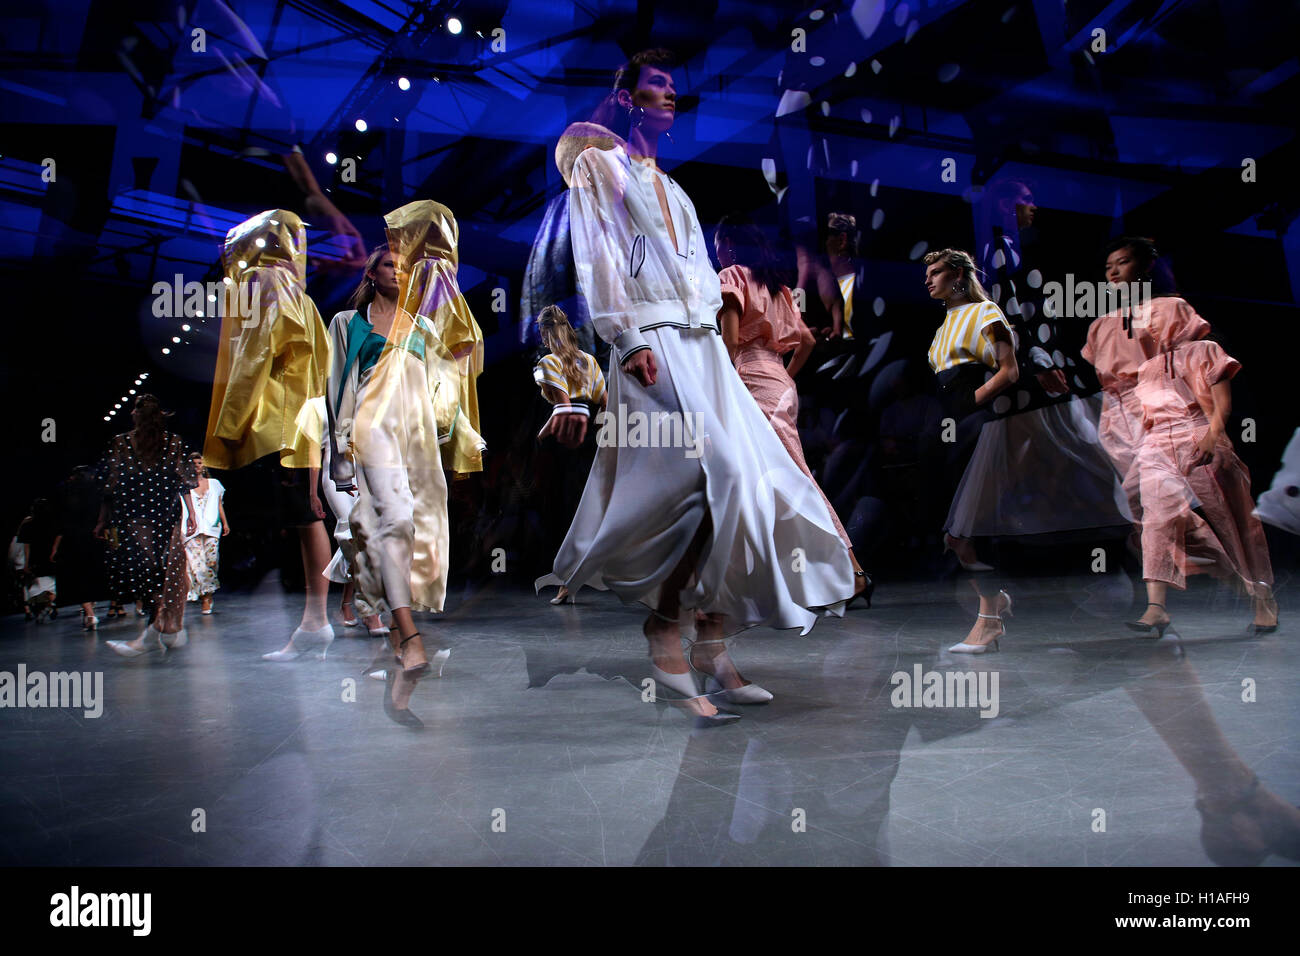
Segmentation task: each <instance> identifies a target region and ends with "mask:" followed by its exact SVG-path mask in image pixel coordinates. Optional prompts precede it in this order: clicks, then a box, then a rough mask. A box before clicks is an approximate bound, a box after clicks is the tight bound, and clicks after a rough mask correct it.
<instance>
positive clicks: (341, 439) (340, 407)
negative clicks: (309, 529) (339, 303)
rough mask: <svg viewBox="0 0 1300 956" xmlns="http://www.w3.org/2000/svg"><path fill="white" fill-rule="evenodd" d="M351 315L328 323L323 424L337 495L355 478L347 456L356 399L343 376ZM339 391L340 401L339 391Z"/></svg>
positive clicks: (342, 314) (350, 378)
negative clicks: (327, 362) (328, 362)
mask: <svg viewBox="0 0 1300 956" xmlns="http://www.w3.org/2000/svg"><path fill="white" fill-rule="evenodd" d="M351 319H352V313H351V312H340V313H338V314H337V315H336V316H334V318H333V319H332V320H331V321H330V345H331V350H330V377H329V385H328V387H327V388H326V392H325V409H326V416H327V417H326V420H327V421H328V422H329V426H328V427H329V435H328V436H327V438H328V440H329V461H330V479H331V480H332V481H333V482H334V486H335V487H336V488H337V489H338V490H339V491H347V490H350V489H351V488H352V487H353V485H354V481H355V478H356V467H355V465H354V463H353V462H352V460H351V458H350V457H349V455H350V454H351V450H352V449H351V445H352V429H353V424H354V422H353V418H354V416H355V415H356V404H357V396H356V392H355V390H354V387H353V385H352V382H353V380H354V376H353V375H352V374H351V372H349V373H348V374H347V375H346V376H345V375H344V371H345V369H344V366H345V365H346V364H347V361H348V334H347V330H348V323H349V322H350V321H351ZM340 389H342V392H343V395H342V401H340V400H339V390H340ZM336 405H337V407H336Z"/></svg>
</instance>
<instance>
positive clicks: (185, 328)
mask: <svg viewBox="0 0 1300 956" xmlns="http://www.w3.org/2000/svg"><path fill="white" fill-rule="evenodd" d="M189 330H190V327H189V326H188V325H182V326H181V331H182V332H188V331H189Z"/></svg>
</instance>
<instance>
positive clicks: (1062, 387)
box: [1035, 368, 1070, 398]
mask: <svg viewBox="0 0 1300 956" xmlns="http://www.w3.org/2000/svg"><path fill="white" fill-rule="evenodd" d="M1035 378H1037V379H1038V384H1039V385H1041V386H1042V387H1043V391H1044V392H1046V393H1047V394H1048V395H1050V396H1052V398H1056V397H1057V396H1058V395H1064V394H1065V393H1066V392H1068V391H1069V390H1070V385H1069V383H1068V382H1066V380H1065V373H1064V372H1062V371H1061V370H1060V369H1059V368H1054V369H1051V370H1049V371H1046V372H1039V373H1038V374H1037V375H1036V376H1035Z"/></svg>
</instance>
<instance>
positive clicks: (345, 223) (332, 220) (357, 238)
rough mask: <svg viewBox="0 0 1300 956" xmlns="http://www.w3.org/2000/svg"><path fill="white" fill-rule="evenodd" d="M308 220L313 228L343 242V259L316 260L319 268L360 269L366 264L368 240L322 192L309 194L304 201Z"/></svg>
mask: <svg viewBox="0 0 1300 956" xmlns="http://www.w3.org/2000/svg"><path fill="white" fill-rule="evenodd" d="M303 208H304V211H305V212H306V213H307V217H306V218H307V220H308V221H309V222H311V224H312V225H313V226H316V227H318V228H322V229H325V230H327V231H328V232H329V233H330V235H332V236H339V237H340V238H342V240H343V250H342V252H343V258H342V259H315V260H313V261H314V262H315V263H316V265H317V266H318V267H321V268H324V269H359V268H361V267H362V266H364V265H365V264H366V240H365V239H364V238H363V237H362V235H361V231H360V230H359V229H357V227H356V226H354V225H352V220H350V219H349V218H348V217H347V216H345V215H343V213H341V212H339V208H338V207H337V206H335V205H334V203H333V201H332V200H331V199H330V198H329V197H328V196H326V195H325V194H324V193H321V192H313V193H308V194H307V196H306V198H305V199H304V200H303Z"/></svg>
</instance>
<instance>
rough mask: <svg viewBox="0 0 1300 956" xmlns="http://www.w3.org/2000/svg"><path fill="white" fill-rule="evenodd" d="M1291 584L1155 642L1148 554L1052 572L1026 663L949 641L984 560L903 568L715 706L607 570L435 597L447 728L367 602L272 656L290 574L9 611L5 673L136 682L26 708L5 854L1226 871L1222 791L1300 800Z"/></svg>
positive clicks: (763, 645)
mask: <svg viewBox="0 0 1300 956" xmlns="http://www.w3.org/2000/svg"><path fill="white" fill-rule="evenodd" d="M1278 584H1279V588H1278V590H1279V591H1280V592H1281V593H1282V596H1283V604H1284V606H1283V613H1282V626H1281V628H1280V629H1279V630H1278V631H1276V632H1275V633H1272V634H1265V635H1256V634H1254V632H1253V631H1251V632H1248V631H1247V628H1246V625H1247V623H1248V622H1249V621H1250V618H1251V610H1250V604H1249V600H1248V599H1246V598H1239V597H1237V596H1236V595H1234V594H1233V592H1231V591H1229V590H1228V589H1226V588H1222V587H1217V586H1214V585H1212V584H1208V583H1205V582H1203V581H1202V580H1199V579H1198V580H1194V581H1193V582H1192V583H1191V586H1190V588H1189V590H1188V592H1187V593H1186V594H1184V595H1180V600H1179V602H1178V606H1177V609H1176V610H1175V612H1174V613H1175V618H1174V626H1175V628H1177V630H1178V632H1179V637H1177V638H1175V637H1172V636H1170V635H1167V636H1166V638H1165V639H1163V640H1160V641H1153V640H1144V639H1143V638H1141V637H1140V636H1138V635H1136V634H1134V633H1133V632H1132V631H1129V630H1127V629H1126V628H1125V627H1124V626H1123V621H1124V620H1127V619H1131V618H1133V617H1136V616H1137V613H1139V612H1140V602H1139V596H1138V594H1137V593H1135V590H1134V587H1133V585H1132V584H1131V583H1130V581H1129V579H1128V578H1127V577H1124V576H1121V575H1114V574H1112V575H1087V576H1077V577H1069V578H1039V579H1032V580H1022V581H1020V582H1018V584H1017V586H1016V588H1015V597H1016V605H1015V616H1014V617H1012V618H1009V619H1008V629H1007V634H1006V637H1005V638H1004V639H1003V641H1002V643H1001V652H999V653H989V654H984V655H968V654H966V655H963V654H950V653H949V652H948V651H947V650H946V649H947V648H948V647H949V646H950V645H952V644H953V643H954V642H956V641H959V640H961V638H962V637H963V636H964V635H965V634H966V631H967V629H968V628H969V627H970V622H971V619H972V614H973V610H974V606H975V603H976V600H977V598H976V595H975V594H974V592H973V591H971V590H970V589H969V587H968V585H967V584H966V583H965V582H962V581H960V580H947V581H942V582H938V583H934V584H931V583H913V584H899V583H890V582H882V585H881V587H880V589H879V591H878V593H877V595H876V600H875V606H874V608H873V609H872V610H869V611H867V610H862V609H860V608H859V609H857V610H854V611H850V612H849V613H848V614H847V616H846V617H845V618H843V619H842V620H841V619H835V618H823V619H822V620H821V621H819V623H818V624H817V626H816V628H815V629H814V631H813V632H812V634H811V635H809V636H808V637H805V638H800V637H798V636H797V632H787V633H783V634H777V633H775V632H772V631H757V632H750V633H749V634H747V635H744V636H742V637H741V638H740V639H738V640H736V641H735V642H733V644H732V654H733V657H734V659H735V660H736V662H737V665H738V666H739V667H740V668H741V669H742V671H743V672H744V673H745V675H746V676H747V677H749V678H750V679H751V680H753V681H755V682H757V683H760V684H762V685H763V686H764V687H766V688H767V689H769V690H770V691H772V692H773V693H774V694H775V695H776V697H775V700H774V701H773V702H772V703H771V704H769V705H766V706H758V707H753V706H751V707H735V706H730V707H728V705H725V704H723V705H722V706H724V707H728V709H731V710H733V711H735V712H737V713H740V714H742V715H743V719H742V720H740V721H736V722H733V723H730V724H727V725H723V726H715V727H709V728H697V727H696V726H695V724H694V720H693V718H691V717H689V716H687V715H686V714H685V713H684V712H683V711H682V710H679V709H677V708H675V707H673V706H671V705H668V704H664V703H655V702H643V700H642V696H641V687H640V682H641V680H642V679H643V678H645V677H647V676H648V673H649V670H648V666H647V662H646V660H645V657H644V655H645V640H644V638H643V637H642V635H641V632H640V623H641V620H642V615H641V614H639V613H637V612H636V611H634V610H632V609H629V608H625V607H623V606H622V605H621V604H619V603H618V601H617V600H616V599H615V598H613V597H612V596H611V595H609V594H602V593H597V592H592V591H583V592H582V594H581V595H580V597H579V602H580V603H579V604H578V605H577V606H563V607H552V606H550V605H549V604H547V603H546V601H545V599H544V596H534V595H533V594H531V593H529V592H526V591H524V590H522V589H519V588H515V587H513V586H507V585H504V584H502V585H499V586H492V587H488V588H486V589H484V590H481V591H478V592H476V593H473V594H466V593H464V592H457V591H453V593H451V594H449V596H448V612H447V613H446V614H445V615H442V616H441V617H438V618H436V619H434V618H432V617H431V616H428V615H419V616H417V621H419V623H420V629H421V631H422V633H424V634H425V635H432V636H434V637H436V638H439V639H441V640H442V641H443V642H445V643H446V644H447V645H448V646H450V647H451V649H452V652H451V657H450V660H449V662H448V664H447V666H446V669H445V671H444V673H443V676H442V677H441V678H440V679H438V678H433V677H430V678H426V679H425V680H423V681H421V682H420V684H419V685H418V688H417V689H416V691H415V696H414V697H413V699H412V700H411V703H410V710H411V712H413V713H414V714H416V715H418V717H419V718H420V720H421V721H422V722H423V728H422V729H419V730H415V731H413V730H411V729H409V728H407V727H404V726H401V725H399V724H397V723H394V722H393V721H391V720H389V719H388V717H387V716H386V715H385V709H384V707H383V698H384V695H385V694H386V693H387V692H388V685H387V684H385V683H381V682H380V681H377V680H373V679H368V678H367V677H366V676H365V675H364V671H365V669H366V667H367V665H368V664H370V663H371V662H372V661H373V660H375V659H376V656H377V655H382V654H383V653H384V642H383V641H381V640H378V639H370V638H367V637H365V636H364V635H365V629H364V628H348V629H345V628H343V627H342V626H340V624H339V619H338V614H337V603H338V602H337V594H335V595H333V596H332V597H331V617H332V618H333V620H334V623H335V630H336V634H337V639H336V640H335V642H334V644H333V645H332V647H331V648H330V650H329V654H328V658H327V659H326V660H324V661H320V660H316V659H314V658H312V657H310V656H307V657H303V658H302V659H300V660H299V661H296V662H294V663H290V664H272V663H268V662H265V661H262V660H261V659H260V655H261V654H262V653H264V652H266V651H270V650H274V649H276V648H279V647H281V646H282V645H283V644H284V640H285V637H286V636H287V635H288V634H289V632H290V631H291V630H292V629H293V627H294V625H295V623H296V621H297V618H298V615H299V614H300V613H301V610H302V596H301V595H299V594H286V593H284V592H283V591H282V589H281V588H280V587H279V586H278V583H277V582H275V581H274V580H267V581H265V582H264V583H263V585H262V586H261V588H260V589H259V590H258V591H257V592H255V593H252V594H249V593H242V594H232V593H229V592H225V591H222V592H218V593H217V595H216V598H217V601H216V613H215V614H213V615H212V616H210V617H203V616H200V615H199V614H198V613H197V610H196V607H197V606H196V605H190V606H189V608H188V609H187V613H186V626H187V632H188V634H189V637H190V641H189V644H188V646H186V647H183V648H180V649H177V650H173V651H168V652H167V653H166V655H165V656H163V655H159V654H151V655H148V656H146V657H144V658H141V659H138V660H124V659H122V658H119V657H117V656H116V655H114V654H112V653H111V652H110V651H109V650H108V649H107V648H105V647H104V646H103V642H104V641H105V640H107V639H112V638H126V637H132V636H134V631H135V630H136V629H137V628H138V627H141V626H143V623H144V622H143V621H137V620H136V619H135V618H134V617H132V618H129V619H126V620H123V621H116V622H113V623H111V624H105V625H101V629H100V631H99V636H98V637H95V636H93V634H92V635H91V636H87V635H86V634H84V633H83V632H82V631H81V630H80V628H79V627H78V625H77V621H76V614H75V611H74V610H73V609H65V611H64V614H63V615H61V616H60V617H59V618H58V619H57V620H56V621H54V622H53V623H50V624H46V625H40V626H38V625H35V624H24V623H23V622H22V621H21V620H20V619H15V618H13V617H10V618H8V619H7V620H5V621H4V622H3V624H0V672H7V673H9V674H16V673H18V668H19V666H20V665H23V666H24V667H25V670H26V672H27V674H28V675H31V674H33V673H36V672H43V673H46V674H49V673H52V672H72V671H79V672H91V673H93V672H100V673H102V675H103V685H102V686H103V691H102V696H103V700H102V715H101V716H99V717H97V718H95V717H87V716H85V713H84V708H82V707H62V708H53V707H32V706H28V707H25V708H21V709H19V708H14V709H8V708H9V706H10V705H9V704H6V711H7V712H6V713H4V715H3V719H4V730H5V733H4V734H2V735H0V762H2V763H3V766H4V767H5V771H6V772H5V774H4V776H3V783H0V863H3V864H8V865H43V866H96V865H192V864H199V865H214V864H215V865H328V866H349V865H359V864H360V865H377V864H378V865H392V864H404V865H495V864H506V865H570V866H573V865H578V866H581V865H594V866H602V865H605V866H625V865H665V864H673V865H692V864H694V865H717V864H727V865H859V864H868V865H869V864H882V865H893V866H924V865H960V866H971V865H975V866H1021V865H1066V866H1083V865H1087V866H1136V865H1177V866H1205V865H1210V864H1211V863H1212V862H1214V861H1212V860H1211V858H1210V856H1209V855H1207V851H1206V849H1205V848H1204V847H1203V845H1202V837H1201V814H1200V813H1198V810H1197V808H1196V806H1195V805H1194V801H1195V799H1196V796H1197V793H1198V790H1199V791H1200V792H1201V793H1202V794H1205V793H1207V792H1212V791H1213V790H1214V788H1215V786H1216V782H1217V784H1219V785H1221V786H1222V788H1223V789H1225V790H1232V789H1233V788H1234V787H1235V789H1236V791H1238V792H1243V791H1245V792H1249V793H1253V794H1255V796H1254V797H1251V798H1250V799H1259V800H1262V799H1263V795H1264V794H1269V796H1270V797H1271V794H1276V795H1277V796H1278V797H1279V798H1280V799H1281V801H1284V802H1285V804H1286V805H1287V806H1290V805H1293V804H1294V803H1296V802H1297V801H1298V800H1300V754H1298V753H1297V751H1296V738H1295V734H1294V729H1295V727H1296V726H1297V721H1298V719H1300V700H1298V699H1297V697H1296V695H1295V693H1294V689H1295V687H1296V686H1297V684H1298V683H1300V662H1298V661H1297V658H1296V655H1295V653H1294V639H1293V636H1292V634H1291V633H1290V631H1291V627H1292V626H1293V625H1292V624H1291V621H1293V620H1294V619H1293V618H1291V614H1292V613H1294V612H1290V613H1288V612H1289V609H1288V608H1287V607H1286V606H1285V604H1286V594H1285V592H1286V588H1285V584H1286V582H1285V580H1282V581H1279V582H1278ZM546 596H549V594H548V595H546ZM1135 608H1137V609H1139V610H1135ZM1288 618H1291V620H1288ZM358 632H360V635H362V636H355V635H357V634H358ZM688 633H689V631H688ZM387 659H388V660H391V655H389V656H388V658H387ZM931 674H938V675H940V676H939V677H938V678H931V677H930V675H931ZM950 674H951V675H954V676H955V677H960V678H961V679H960V680H950V679H949V677H948V675H950ZM898 675H903V678H906V680H904V679H903V678H900V677H899V676H898ZM918 676H919V677H920V678H921V684H922V685H923V687H930V688H931V689H932V690H934V694H933V695H932V696H930V697H927V696H926V695H925V694H923V692H922V688H911V687H910V682H911V681H913V680H914V679H915V678H916V677H918ZM963 681H965V684H964V685H963V683H962V682H963ZM953 686H964V687H966V688H969V689H972V690H973V691H974V693H973V694H972V697H974V698H975V699H974V700H972V699H966V700H959V699H958V698H956V697H954V696H953V694H952V693H951V688H952V687H953ZM30 700H31V698H30V697H29V698H28V701H29V703H30ZM927 702H928V703H930V704H937V706H926V703H927ZM972 704H974V705H975V706H972ZM982 712H983V713H985V714H987V715H988V716H981V713H982ZM1251 774H1254V775H1257V777H1258V781H1259V782H1258V784H1257V785H1248V783H1247V781H1249V780H1250V779H1251V778H1250V775H1251ZM1243 775H1244V776H1243ZM1235 779H1240V780H1241V781H1242V782H1241V783H1240V785H1238V784H1232V785H1229V784H1227V783H1225V781H1229V780H1235ZM1250 786H1255V789H1254V790H1250V789H1249V787H1250ZM1270 792H1271V793H1270ZM1229 796H1231V794H1226V793H1225V794H1223V795H1222V800H1223V801H1227V802H1229V803H1230V802H1231V801H1230V800H1229ZM1237 819H1238V821H1239V822H1240V821H1241V819H1242V818H1241V817H1238V818H1237ZM1246 829H1247V830H1249V826H1247V827H1246ZM1225 832H1228V833H1229V834H1232V833H1233V832H1235V831H1232V830H1231V829H1229V830H1227V831H1225ZM1243 833H1244V831H1243ZM1214 845H1215V846H1216V847H1218V849H1217V851H1216V852H1217V854H1218V856H1219V859H1218V860H1217V862H1239V863H1259V862H1262V863H1263V864H1265V865H1275V866H1276V865H1286V864H1287V862H1288V861H1287V860H1286V859H1285V858H1283V857H1281V856H1278V855H1271V856H1269V855H1266V854H1265V855H1264V856H1260V854H1259V853H1257V852H1254V851H1253V850H1252V846H1253V844H1249V843H1248V841H1247V838H1246V836H1244V835H1243V836H1242V838H1241V840H1240V841H1235V840H1234V838H1232V837H1231V836H1230V837H1229V838H1228V839H1227V840H1226V845H1227V849H1224V845H1225V840H1223V839H1220V840H1219V842H1218V843H1215V844H1214ZM1233 853H1240V854H1242V858H1241V859H1234V858H1231V857H1232V854H1233ZM1225 854H1226V856H1225Z"/></svg>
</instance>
